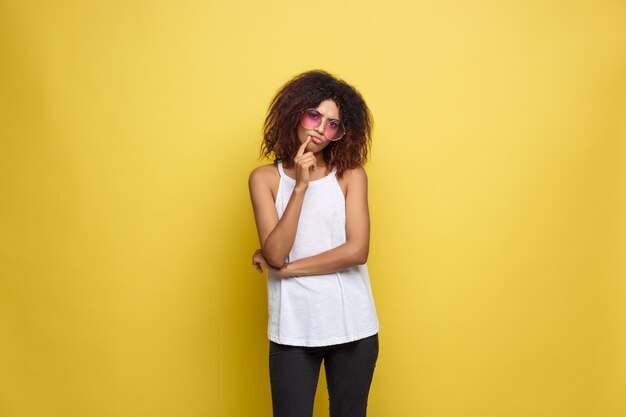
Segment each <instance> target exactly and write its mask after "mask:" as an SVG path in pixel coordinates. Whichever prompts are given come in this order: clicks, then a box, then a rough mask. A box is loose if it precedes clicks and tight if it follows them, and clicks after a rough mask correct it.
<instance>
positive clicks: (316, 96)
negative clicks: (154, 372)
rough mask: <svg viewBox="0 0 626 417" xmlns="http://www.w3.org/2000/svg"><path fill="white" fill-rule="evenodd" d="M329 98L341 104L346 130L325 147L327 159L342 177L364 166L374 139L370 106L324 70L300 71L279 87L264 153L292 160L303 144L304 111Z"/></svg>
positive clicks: (269, 116)
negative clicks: (349, 171) (351, 170)
mask: <svg viewBox="0 0 626 417" xmlns="http://www.w3.org/2000/svg"><path fill="white" fill-rule="evenodd" d="M326 99H332V100H333V101H334V102H335V103H336V104H337V107H339V117H340V118H341V120H342V122H343V124H344V126H345V128H346V133H345V136H344V137H343V138H342V139H341V140H339V141H335V142H330V143H329V144H328V145H327V146H326V147H325V148H324V150H323V152H324V161H325V162H326V163H327V164H328V165H329V167H330V168H331V169H332V168H337V176H338V177H341V176H342V175H343V173H344V171H345V170H347V169H352V168H356V167H358V166H362V165H363V164H364V163H365V161H366V160H367V153H368V150H369V148H370V147H371V141H372V138H371V135H372V125H373V121H372V115H371V113H370V110H369V108H368V107H367V104H365V101H364V100H363V97H362V96H361V94H360V93H359V92H358V91H357V90H356V89H355V88H354V87H352V86H351V85H349V84H348V83H346V82H345V81H343V80H340V79H338V78H336V77H334V76H332V75H331V74H329V73H328V72H326V71H322V70H313V71H307V72H304V73H302V74H300V75H297V76H296V77H294V78H293V79H291V80H290V81H288V82H287V83H286V84H285V85H284V86H283V87H282V88H281V89H280V90H278V92H277V93H276V96H274V98H273V100H272V102H271V103H270V106H269V109H268V111H267V116H266V118H265V123H264V125H263V143H262V145H261V156H262V157H266V158H269V159H271V160H273V161H274V162H276V161H278V160H282V161H285V162H288V163H289V164H291V163H292V161H293V158H294V157H295V155H296V152H297V150H298V147H299V146H300V142H299V140H298V135H297V132H298V126H299V125H300V115H301V114H302V111H303V110H305V109H307V108H310V107H317V106H318V105H319V104H320V103H321V102H322V101H324V100H326Z"/></svg>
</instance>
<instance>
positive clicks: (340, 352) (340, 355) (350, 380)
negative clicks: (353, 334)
mask: <svg viewBox="0 0 626 417" xmlns="http://www.w3.org/2000/svg"><path fill="white" fill-rule="evenodd" d="M377 358H378V335H377V334H375V335H373V336H370V337H366V338H365V339H360V340H356V341H354V342H349V343H342V344H339V345H332V346H322V347H300V346H287V345H280V344H278V343H274V342H272V341H270V383H271V387H272V406H273V409H274V417H311V416H312V415H313V400H314V399H315V390H316V388H317V380H318V377H319V373H320V366H321V364H322V361H324V369H325V371H326V382H327V384H328V396H329V397H330V417H364V416H365V415H366V409H367V397H368V394H369V390H370V385H371V383H372V376H373V375H374V367H375V366H376V359H377Z"/></svg>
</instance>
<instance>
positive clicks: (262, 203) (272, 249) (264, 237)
mask: <svg viewBox="0 0 626 417" xmlns="http://www.w3.org/2000/svg"><path fill="white" fill-rule="evenodd" d="M309 140H310V139H307V140H306V141H304V143H303V144H302V145H301V146H300V148H299V149H298V152H297V154H296V157H295V158H294V164H295V166H296V186H295V188H294V190H293V192H292V194H291V197H290V198H289V201H288V202H287V207H286V208H285V212H284V213H283V215H282V216H281V218H280V220H279V219H278V214H277V213H276V207H275V206H274V198H273V197H272V192H271V181H272V180H273V177H272V176H271V175H268V171H267V170H263V169H255V170H254V171H253V172H252V174H250V179H249V182H248V185H249V188H250V198H251V200H252V208H253V210H254V218H255V221H256V226H257V232H258V235H259V242H260V243H261V252H262V254H263V257H264V258H265V259H266V261H267V263H269V264H270V265H272V266H274V267H276V268H281V267H283V266H284V265H285V259H286V258H287V256H288V255H289V252H290V251H291V248H292V247H293V243H294V241H295V238H296V230H297V227H298V221H299V219H300V212H301V211H302V202H303V201H304V194H305V192H306V190H307V188H308V185H309V170H310V169H314V168H315V156H314V155H313V153H312V152H307V153H304V150H305V148H306V146H307V145H308V143H309Z"/></svg>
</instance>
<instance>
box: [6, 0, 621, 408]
mask: <svg viewBox="0 0 626 417" xmlns="http://www.w3.org/2000/svg"><path fill="white" fill-rule="evenodd" d="M0 59H1V62H2V65H0V416H1V417H53V416H54V417H144V416H145V417H174V416H176V417H178V416H180V417H200V416H237V417H238V416H270V415H271V402H270V390H269V381H268V371H267V352H268V342H267V337H266V318H267V307H266V293H265V291H266V288H265V279H264V276H262V275H259V274H257V273H256V272H255V271H254V270H253V269H252V267H251V265H250V260H251V254H252V252H253V251H254V250H255V249H256V247H257V245H258V243H257V237H256V232H255V228H254V222H253V217H252V210H251V207H250V202H249V197H248V190H247V178H248V174H249V172H250V171H251V169H252V168H254V167H255V166H257V165H258V164H260V163H265V162H264V161H259V160H258V151H259V144H260V137H261V135H260V130H261V125H262V121H263V117H264V114H265V110H266V108H267V105H268V103H269V100H270V99H271V97H272V95H273V94H274V93H275V91H276V89H277V88H278V87H279V86H280V85H282V84H283V83H284V82H285V81H287V80H288V79H289V78H291V77H292V76H293V75H295V74H297V73H300V72H302V71H305V70H309V69H313V68H322V69H326V70H328V71H330V72H332V73H334V74H336V75H338V76H339V77H342V78H344V79H346V80H347V81H349V82H350V83H353V84H354V85H356V86H357V88H359V89H360V90H361V92H362V93H363V95H364V96H365V98H366V100H367V101H368V104H369V105H370V107H371V109H372V112H373V114H374V118H375V122H376V126H375V131H374V146H373V151H372V155H371V160H370V162H369V163H368V165H367V170H368V174H369V179H370V204H371V215H372V221H373V223H372V235H371V238H372V245H371V250H370V258H369V260H368V265H369V267H370V272H371V279H372V285H373V290H374V295H375V299H376V303H377V308H378V313H379V317H380V322H381V334H380V336H381V353H380V357H379V361H378V365H377V370H376V374H375V377H374V382H373V385H372V390H371V395H370V403H369V415H370V416H372V417H389V416H392V417H394V416H397V417H400V416H401V417H407V416H409V417H411V416H415V417H422V416H423V417H566V416H567V417H624V416H626V396H624V392H626V2H624V1H617V0H613V1H610V0H587V1H564V0H563V1H552V2H544V1H538V0H537V1H523V0H514V1H508V2H505V1H495V0H494V1H440V2H429V1H421V0H418V1H414V0H411V1H410V0H403V1H387V2H378V3H375V4H374V3H371V4H370V3H363V2H357V1H354V0H352V1H336V2H330V1H323V0H322V1H318V2H313V3H310V2H307V3H301V2H292V1H287V0H281V1H275V2H269V3H268V2H250V1H240V0H234V1H194V0H183V1H176V2H175V1H163V0H157V1H146V0H137V1H124V2H123V1H117V0H114V1H106V2H105V1H84V2H78V1H50V2H45V1H21V0H20V1H18V0H1V1H0ZM325 388H326V387H325V382H324V379H323V377H322V379H321V380H320V386H319V388H318V395H317V403H316V406H315V416H316V417H321V416H324V415H327V403H326V400H327V395H326V392H325Z"/></svg>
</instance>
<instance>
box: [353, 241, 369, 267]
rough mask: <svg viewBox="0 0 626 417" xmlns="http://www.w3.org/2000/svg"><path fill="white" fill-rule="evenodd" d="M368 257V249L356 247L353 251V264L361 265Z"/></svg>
mask: <svg viewBox="0 0 626 417" xmlns="http://www.w3.org/2000/svg"><path fill="white" fill-rule="evenodd" d="M368 255H369V248H368V247H365V246H363V247H358V248H356V249H355V251H354V264H355V265H363V264H365V263H366V262H367V256H368Z"/></svg>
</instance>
